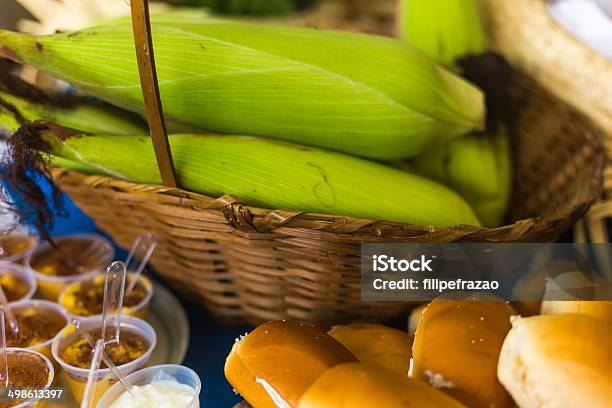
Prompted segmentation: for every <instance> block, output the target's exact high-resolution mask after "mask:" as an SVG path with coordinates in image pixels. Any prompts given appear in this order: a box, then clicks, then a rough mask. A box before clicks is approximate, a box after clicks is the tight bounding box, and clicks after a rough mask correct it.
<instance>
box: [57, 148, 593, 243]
mask: <svg viewBox="0 0 612 408" xmlns="http://www.w3.org/2000/svg"><path fill="white" fill-rule="evenodd" d="M598 139H600V138H598ZM597 157H598V159H597V161H598V163H597V164H596V165H595V168H596V172H595V174H594V177H593V182H592V183H591V186H590V189H591V190H595V191H594V192H593V194H590V198H589V199H588V200H587V201H584V202H582V203H578V204H576V205H574V206H573V207H572V208H571V209H570V210H569V211H566V212H559V213H554V214H550V215H545V216H541V217H531V218H525V219H521V220H517V221H515V222H514V223H512V224H508V225H503V226H500V227H495V228H488V227H479V226H472V225H460V224H459V225H453V226H449V227H435V226H421V225H414V224H408V223H401V222H393V221H383V220H373V219H368V218H357V217H351V216H344V215H331V214H317V213H309V212H299V211H289V210H280V209H277V210H270V209H264V208H260V207H255V206H249V205H246V204H244V203H242V202H240V201H239V200H238V199H237V198H236V197H234V196H232V195H224V196H222V197H219V198H211V197H209V196H206V195H204V194H199V193H194V192H191V191H188V190H183V189H181V188H177V187H166V186H163V185H156V184H143V183H134V182H130V181H126V180H120V179H116V178H112V177H108V176H101V175H87V174H83V173H80V172H77V171H74V170H68V169H63V168H59V167H54V168H53V169H52V174H53V177H54V179H55V180H56V181H57V182H59V181H61V180H62V179H64V178H72V179H75V180H78V182H79V183H80V184H83V185H84V186H86V187H90V188H108V189H111V190H113V191H114V192H115V193H117V194H120V195H125V194H130V195H134V196H136V197H138V196H140V197H145V196H149V195H151V194H154V195H157V199H160V198H161V201H162V202H163V204H168V205H174V206H180V207H189V208H191V209H193V210H199V211H217V212H222V213H223V215H224V217H225V219H226V221H227V222H228V223H229V224H230V225H231V226H232V227H234V228H235V229H237V230H240V231H242V232H246V233H270V232H273V231H275V230H277V229H279V228H289V229H308V230H315V231H317V232H319V233H332V234H335V235H355V236H360V237H363V236H371V237H372V238H375V237H380V238H389V237H396V238H402V237H405V238H412V239H414V240H416V239H419V240H422V239H423V238H426V240H427V241H431V242H436V241H440V242H442V241H457V240H467V241H469V240H470V237H474V236H475V235H477V236H478V237H474V240H475V241H483V240H487V241H491V242H495V241H510V240H511V241H518V240H521V239H524V238H528V237H529V235H530V233H531V232H534V230H545V229H547V228H548V227H549V226H550V225H557V224H562V223H566V224H567V227H569V226H571V225H572V224H574V223H575V222H576V221H577V220H578V219H580V218H581V217H582V216H583V215H584V214H586V212H587V211H588V209H589V208H590V207H591V205H592V204H593V203H595V201H596V200H597V197H598V196H599V194H600V192H601V187H602V182H603V167H604V157H603V152H602V153H601V154H599V155H597ZM60 185H61V183H60ZM442 237H444V239H441V238H442ZM502 237H505V238H502Z"/></svg>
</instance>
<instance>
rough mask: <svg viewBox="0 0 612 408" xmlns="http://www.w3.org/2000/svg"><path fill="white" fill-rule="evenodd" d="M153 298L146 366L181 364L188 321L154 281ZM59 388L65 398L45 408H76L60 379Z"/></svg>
mask: <svg viewBox="0 0 612 408" xmlns="http://www.w3.org/2000/svg"><path fill="white" fill-rule="evenodd" d="M154 287H155V295H154V296H153V300H152V302H151V313H150V314H149V319H148V321H149V323H151V325H153V327H154V328H155V331H156V332H157V346H156V347H155V350H154V351H153V356H152V357H151V360H150V362H149V365H157V364H181V363H182V362H183V360H184V359H185V355H186V354H187V347H188V346H189V321H188V320H187V313H186V312H185V309H184V308H183V305H182V304H181V303H180V302H179V300H178V299H177V298H176V297H175V296H174V295H173V294H172V293H171V292H170V291H169V290H168V289H166V288H165V287H164V286H162V285H161V284H160V283H157V282H154ZM61 384H62V385H61V386H62V387H63V388H64V390H65V391H64V393H65V395H66V396H67V398H63V399H62V401H58V402H51V401H48V402H47V408H77V407H78V405H77V404H76V402H75V401H74V400H73V399H72V396H70V392H69V391H68V389H67V387H65V386H64V381H63V378H62V379H61Z"/></svg>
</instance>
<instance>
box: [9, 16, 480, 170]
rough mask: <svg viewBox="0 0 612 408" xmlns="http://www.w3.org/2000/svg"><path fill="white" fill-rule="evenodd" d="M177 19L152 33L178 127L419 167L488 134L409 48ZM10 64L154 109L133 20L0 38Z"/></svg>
mask: <svg viewBox="0 0 612 408" xmlns="http://www.w3.org/2000/svg"><path fill="white" fill-rule="evenodd" d="M178 20H180V19H177V18H176V17H172V15H170V17H164V16H163V15H162V16H154V17H153V24H152V29H153V37H154V44H155V45H154V46H155V58H156V65H157V72H158V77H159V84H160V92H161V97H162V99H163V103H164V111H165V113H166V115H167V117H168V118H170V119H174V120H177V121H183V122H185V123H188V124H191V125H194V126H198V127H201V128H205V129H208V130H213V131H219V132H223V133H238V134H250V135H255V136H268V137H274V138H280V139H284V140H288V141H293V142H298V143H300V144H307V145H313V146H318V147H323V148H327V149H332V150H338V151H344V152H348V153H352V154H355V155H359V156H365V157H371V158H376V159H400V158H406V157H413V156H414V155H416V154H418V153H420V152H422V151H424V150H426V149H427V148H428V147H431V146H433V145H434V144H436V143H439V142H440V141H442V140H446V139H450V138H452V137H455V136H458V135H461V134H464V133H466V132H468V131H470V130H473V129H477V128H480V127H482V125H483V120H484V107H483V96H482V93H481V91H480V90H479V89H478V88H476V87H475V86H473V85H471V84H470V83H468V82H467V81H464V80H463V79H461V78H459V77H458V76H456V75H455V74H452V73H451V72H449V71H447V70H446V69H444V68H441V67H439V66H437V65H436V64H435V63H434V62H432V61H431V60H430V59H429V58H427V57H425V56H424V55H422V53H420V52H418V51H416V50H414V49H413V48H412V47H409V46H407V45H404V44H402V43H401V42H399V41H396V40H393V39H388V38H382V37H377V36H368V35H363V34H355V33H344V32H333V31H323V30H312V29H301V28H286V27H275V26H271V25H266V24H255V23H248V22H232V21H226V20H219V19H212V18H209V19H206V18H203V19H195V18H194V19H185V22H183V23H181V22H179V21H178ZM122 21H123V22H122ZM109 24H110V23H109ZM0 55H4V56H5V57H9V58H11V59H13V60H17V61H20V62H23V63H25V64H31V65H33V66H35V67H37V68H39V69H41V70H44V71H46V72H48V73H50V74H52V75H54V76H57V77H59V78H61V79H64V80H67V81H69V82H71V83H73V84H74V85H76V86H77V87H78V88H80V89H81V90H84V91H86V92H88V93H90V94H92V95H95V96H98V97H100V98H102V99H105V100H107V101H109V102H111V103H113V104H115V105H118V106H120V107H123V108H125V109H128V110H135V111H139V112H142V110H143V100H142V92H141V90H140V80H139V77H138V69H137V66H136V61H135V51H134V44H133V34H132V27H131V25H130V24H128V23H127V22H125V21H124V20H121V21H119V22H116V23H114V24H110V25H107V26H100V27H95V28H90V29H85V30H82V31H77V32H73V33H61V34H55V35H52V36H45V37H32V36H28V35H24V34H17V33H13V32H8V31H0Z"/></svg>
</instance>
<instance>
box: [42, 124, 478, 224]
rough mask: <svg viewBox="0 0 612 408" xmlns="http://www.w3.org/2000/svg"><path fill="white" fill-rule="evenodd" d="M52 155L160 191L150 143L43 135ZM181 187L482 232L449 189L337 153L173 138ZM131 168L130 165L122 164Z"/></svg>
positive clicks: (240, 139) (225, 139)
mask: <svg viewBox="0 0 612 408" xmlns="http://www.w3.org/2000/svg"><path fill="white" fill-rule="evenodd" d="M43 137H44V140H45V141H46V142H47V144H48V145H49V151H48V152H49V153H52V154H54V155H56V156H60V157H63V158H65V159H68V160H71V161H73V162H76V163H80V164H84V165H86V166H87V167H89V168H91V169H95V171H96V172H98V173H102V174H106V175H110V176H112V177H116V178H121V179H126V180H131V181H134V182H138V183H153V184H160V183H161V179H160V175H159V170H158V168H157V164H156V160H155V155H154V152H153V147H152V144H151V140H150V138H149V137H136V136H87V137H69V138H67V139H65V140H61V138H60V137H58V136H56V135H55V134H53V133H51V132H46V133H45V134H44V135H43ZM169 139H170V145H171V148H172V154H173V159H174V164H175V167H176V172H177V176H178V179H179V180H180V183H181V187H183V188H185V189H187V190H190V191H194V192H198V193H202V194H207V195H209V196H212V197H218V196H222V195H225V194H231V195H234V196H236V197H237V198H238V199H240V200H241V201H242V202H244V203H246V204H248V205H254V206H260V207H264V208H273V209H275V208H279V209H285V210H294V211H305V212H314V213H325V214H341V215H347V216H355V217H365V218H372V219H382V220H388V221H398V222H407V223H413V224H418V225H435V226H449V225H454V224H470V225H479V221H478V219H477V217H476V216H475V215H474V212H473V211H472V209H471V208H470V207H469V205H468V204H466V203H465V201H464V200H463V199H462V198H461V197H459V196H458V195H457V194H456V193H454V192H453V191H451V190H449V189H448V188H446V187H444V186H442V185H440V184H438V183H435V182H433V181H430V180H427V179H425V178H422V177H419V176H415V175H412V174H409V173H407V172H404V171H401V170H397V169H394V168H392V167H388V166H385V165H382V164H379V163H375V162H370V161H367V160H363V159H359V158H355V157H352V156H348V155H344V154H341V153H335V152H329V151H325V150H321V149H316V148H307V147H303V146H298V145H293V144H289V143H285V142H278V141H273V140H269V139H259V138H253V137H245V136H220V135H172V136H170V138H169ZM126 163H129V165H126Z"/></svg>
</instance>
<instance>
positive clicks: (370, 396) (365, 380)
mask: <svg viewBox="0 0 612 408" xmlns="http://www.w3.org/2000/svg"><path fill="white" fill-rule="evenodd" d="M378 407H381V408H383V407H384V408H408V407H410V408H413V407H414V408H417V407H418V408H461V407H463V405H461V404H460V403H459V402H457V401H455V400H453V399H452V398H450V397H449V396H447V395H446V394H444V393H442V392H440V391H438V390H436V389H435V388H433V387H431V386H429V385H427V384H425V383H424V382H422V381H415V380H411V379H410V378H408V377H404V376H402V375H399V374H397V373H395V372H392V371H389V370H387V369H385V368H382V367H374V366H370V365H366V364H362V363H345V364H341V365H337V366H335V367H334V368H330V369H329V370H327V371H326V372H325V374H323V375H321V376H320V377H319V378H318V379H317V380H316V381H315V382H314V384H312V385H311V386H310V388H308V390H307V391H306V392H305V393H304V395H303V396H302V398H301V399H300V402H299V404H298V405H297V408H378Z"/></svg>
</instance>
